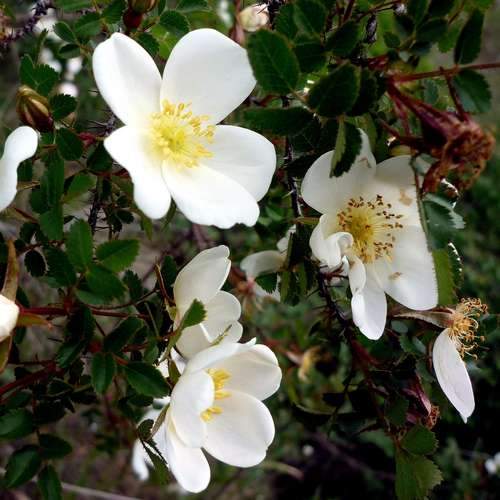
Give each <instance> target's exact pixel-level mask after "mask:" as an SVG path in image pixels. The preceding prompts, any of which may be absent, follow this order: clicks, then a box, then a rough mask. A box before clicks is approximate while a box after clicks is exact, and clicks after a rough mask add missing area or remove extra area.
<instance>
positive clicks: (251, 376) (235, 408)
mask: <svg viewBox="0 0 500 500" xmlns="http://www.w3.org/2000/svg"><path fill="white" fill-rule="evenodd" d="M280 381H281V370H280V368H279V366H278V361H277V359H276V356H275V355H274V354H273V353H272V351H271V350H270V349H269V348H268V347H266V346H263V345H255V343H254V341H252V342H249V343H247V344H236V343H227V344H222V345H218V346H215V347H210V348H208V349H205V350H204V351H201V352H200V353H198V354H197V355H196V356H194V357H193V358H192V359H190V360H189V361H188V363H187V365H186V368H185V370H184V372H183V373H182V375H181V377H180V378H179V380H178V382H177V384H176V385H175V387H174V389H173V391H172V394H171V399H170V407H169V409H168V410H167V414H166V417H165V421H164V423H163V424H162V426H161V427H160V429H159V431H158V432H157V433H156V435H155V436H154V440H155V442H156V443H157V445H158V449H159V450H160V451H161V452H162V455H163V456H164V457H165V459H166V461H167V463H168V465H169V467H170V470H171V472H172V474H173V475H174V476H175V478H176V479H177V481H178V482H179V484H180V485H181V486H182V487H183V488H184V489H186V490H187V491H191V492H195V493H196V492H199V491H202V490H204V489H205V488H206V487H207V486H208V484H209V482H210V467H209V465H208V461H207V459H206V457H205V455H204V453H203V451H202V450H204V451H206V452H207V453H209V454H210V455H212V456H213V457H214V458H216V459H217V460H220V461H221V462H224V463H227V464H229V465H233V466H237V467H252V466H254V465H257V464H258V463H260V462H261V461H262V460H263V459H264V458H265V456H266V451H267V448H268V447H269V445H270V444H271V442H272V441H273V438H274V423H273V419H272V417H271V414H270V413H269V410H268V409H267V408H266V406H265V405H264V404H263V403H262V400H264V399H266V398H268V397H269V396H271V395H272V394H274V393H275V392H276V391H277V390H278V388H279V385H280Z"/></svg>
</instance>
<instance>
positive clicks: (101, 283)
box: [86, 264, 125, 300]
mask: <svg viewBox="0 0 500 500" xmlns="http://www.w3.org/2000/svg"><path fill="white" fill-rule="evenodd" d="M86 278H87V285H88V287H89V288H90V290H91V292H92V293H94V294H95V295H96V296H97V297H100V298H102V299H103V300H111V299H118V298H120V297H121V296H122V295H123V294H124V293H125V286H124V285H123V283H122V282H121V281H120V280H119V279H118V278H117V276H116V275H114V274H113V273H112V272H111V271H109V270H108V269H106V268H105V267H102V266H97V265H95V264H92V265H91V266H90V267H89V271H88V273H87V275H86Z"/></svg>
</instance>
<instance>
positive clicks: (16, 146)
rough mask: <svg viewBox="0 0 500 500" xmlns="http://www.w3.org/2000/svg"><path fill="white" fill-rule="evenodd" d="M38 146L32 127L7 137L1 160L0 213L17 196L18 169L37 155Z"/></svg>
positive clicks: (19, 129) (19, 130)
mask: <svg viewBox="0 0 500 500" xmlns="http://www.w3.org/2000/svg"><path fill="white" fill-rule="evenodd" d="M37 145H38V135H37V133H36V132H35V131H34V130H33V129H32V128H30V127H18V128H16V129H15V130H14V131H13V132H12V133H11V134H10V135H9V136H8V137H7V140H6V141H5V146H4V150H3V156H2V158H1V159H0V179H1V182H0V212H1V211H2V210H4V209H5V208H7V207H8V206H9V205H10V204H11V203H12V201H13V200H14V198H15V196H16V193H17V167H19V164H20V163H21V162H23V161H24V160H27V159H28V158H31V157H32V156H33V155H34V154H35V152H36V148H37Z"/></svg>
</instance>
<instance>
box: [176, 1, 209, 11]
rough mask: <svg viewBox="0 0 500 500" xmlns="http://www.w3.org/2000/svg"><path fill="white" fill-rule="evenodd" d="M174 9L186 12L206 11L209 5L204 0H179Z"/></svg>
mask: <svg viewBox="0 0 500 500" xmlns="http://www.w3.org/2000/svg"><path fill="white" fill-rule="evenodd" d="M175 10H177V11H179V12H182V13H184V14H187V13H189V12H207V11H209V10H210V7H209V5H208V2H207V1H206V0H180V2H179V3H178V4H177V7H176V8H175Z"/></svg>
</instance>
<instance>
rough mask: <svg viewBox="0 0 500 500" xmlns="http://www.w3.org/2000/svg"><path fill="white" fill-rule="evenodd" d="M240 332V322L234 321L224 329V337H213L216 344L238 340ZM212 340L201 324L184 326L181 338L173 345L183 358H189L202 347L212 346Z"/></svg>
mask: <svg viewBox="0 0 500 500" xmlns="http://www.w3.org/2000/svg"><path fill="white" fill-rule="evenodd" d="M242 333H243V327H242V326H241V324H240V323H238V322H237V321H235V322H234V323H233V324H232V325H230V326H229V329H228V330H227V331H225V334H224V337H223V338H222V339H221V340H220V341H217V339H215V342H217V345H219V344H225V343H231V342H238V340H240V339H241V335H242ZM213 342H214V341H213V340H212V339H211V337H210V335H209V334H208V332H207V329H206V328H205V326H204V325H203V324H201V325H195V326H192V327H189V328H186V329H185V330H184V331H183V332H182V335H181V338H180V339H179V340H178V342H177V344H176V346H175V347H176V349H179V351H180V352H181V353H182V355H183V356H184V357H185V358H187V359H191V358H192V357H193V356H195V355H196V354H198V353H199V352H201V351H203V350H204V349H208V348H209V347H212V345H213Z"/></svg>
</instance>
